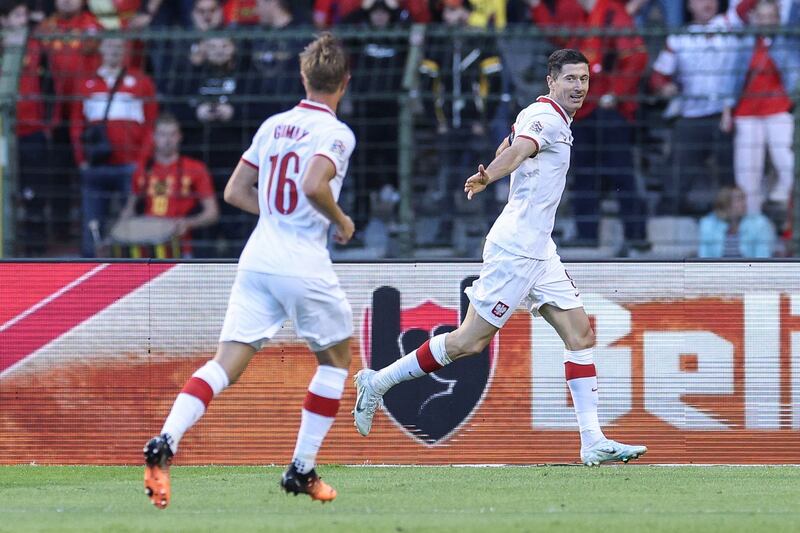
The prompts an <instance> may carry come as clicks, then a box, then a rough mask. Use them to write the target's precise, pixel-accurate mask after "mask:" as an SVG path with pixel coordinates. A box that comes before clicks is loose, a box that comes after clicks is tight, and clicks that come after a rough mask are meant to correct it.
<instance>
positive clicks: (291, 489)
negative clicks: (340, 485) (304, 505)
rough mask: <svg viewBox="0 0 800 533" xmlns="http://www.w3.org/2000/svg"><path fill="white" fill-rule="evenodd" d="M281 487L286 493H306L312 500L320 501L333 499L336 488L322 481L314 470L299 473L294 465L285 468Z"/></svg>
mask: <svg viewBox="0 0 800 533" xmlns="http://www.w3.org/2000/svg"><path fill="white" fill-rule="evenodd" d="M281 487H282V488H283V490H285V491H286V492H287V494H294V495H295V496H297V495H298V494H308V495H309V496H311V499H312V500H318V501H321V502H322V503H325V502H330V501H333V500H334V499H335V498H336V489H334V488H333V487H331V486H330V485H328V484H327V483H325V482H324V481H322V478H320V477H319V476H318V475H317V472H316V471H315V470H311V472H309V473H308V474H301V473H300V472H298V471H297V468H295V466H294V465H291V466H290V467H289V468H287V469H286V472H284V473H283V476H281Z"/></svg>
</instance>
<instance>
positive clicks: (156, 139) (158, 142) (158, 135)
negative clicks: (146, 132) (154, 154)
mask: <svg viewBox="0 0 800 533" xmlns="http://www.w3.org/2000/svg"><path fill="white" fill-rule="evenodd" d="M153 143H154V144H155V147H156V151H158V152H159V153H160V154H162V155H164V156H171V155H173V154H176V153H177V152H178V147H179V146H180V144H181V130H180V128H178V125H177V124H172V123H169V122H165V123H162V124H159V125H158V126H157V127H156V131H155V132H153Z"/></svg>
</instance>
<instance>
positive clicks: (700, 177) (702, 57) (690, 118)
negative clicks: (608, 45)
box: [650, 0, 741, 214]
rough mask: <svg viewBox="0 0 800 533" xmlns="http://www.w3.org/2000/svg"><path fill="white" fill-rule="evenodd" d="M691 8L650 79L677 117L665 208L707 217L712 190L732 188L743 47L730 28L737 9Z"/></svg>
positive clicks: (704, 0) (711, 3)
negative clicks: (739, 63)
mask: <svg viewBox="0 0 800 533" xmlns="http://www.w3.org/2000/svg"><path fill="white" fill-rule="evenodd" d="M686 7H687V9H688V12H689V13H690V14H691V18H692V20H691V22H690V23H689V25H688V26H687V27H686V28H685V29H683V30H681V33H677V34H674V35H669V36H668V37H667V40H666V43H665V46H664V49H663V50H661V52H659V54H658V57H657V58H656V60H655V62H653V71H652V74H651V78H650V85H651V88H652V89H653V90H654V92H655V93H656V94H658V95H659V96H660V97H662V98H664V99H668V100H669V101H670V103H669V106H668V107H667V110H666V111H665V116H666V117H667V118H674V119H675V122H674V126H673V127H674V131H673V135H672V156H671V158H672V162H671V165H670V167H671V168H670V169H669V170H668V171H667V172H666V173H665V176H664V194H663V195H662V198H661V205H660V209H662V210H663V211H664V212H666V213H671V214H674V213H682V214H687V213H688V214H700V213H705V212H706V211H708V209H709V208H710V207H711V203H712V202H713V195H714V193H713V192H712V191H716V190H717V189H718V188H719V187H720V186H722V185H732V184H733V139H732V137H731V131H732V128H733V120H732V115H731V111H732V108H733V105H734V104H735V100H736V97H735V94H734V92H735V91H734V86H735V79H734V73H735V72H736V71H737V68H736V62H737V60H740V59H737V58H738V56H739V55H740V53H739V50H740V49H741V43H740V42H739V37H738V36H736V35H732V34H730V33H729V30H730V29H732V28H733V27H735V26H738V25H740V22H739V16H738V14H737V10H736V8H734V7H733V6H731V7H730V8H729V9H728V10H727V11H726V12H723V13H719V0H688V1H687V3H686ZM709 159H713V160H714V164H713V165H709V164H707V163H708V161H709Z"/></svg>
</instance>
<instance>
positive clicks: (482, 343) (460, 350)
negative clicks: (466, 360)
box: [447, 331, 492, 360]
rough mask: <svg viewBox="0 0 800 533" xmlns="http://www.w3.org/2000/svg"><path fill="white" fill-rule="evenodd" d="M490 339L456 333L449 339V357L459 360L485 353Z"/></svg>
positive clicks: (450, 335)
mask: <svg viewBox="0 0 800 533" xmlns="http://www.w3.org/2000/svg"><path fill="white" fill-rule="evenodd" d="M491 340H492V339H491V337H489V338H481V337H471V336H467V335H458V334H457V333H456V332H455V331H454V332H453V333H450V334H449V335H448V338H447V355H448V357H450V359H453V360H455V359H457V358H459V357H464V356H466V355H474V354H476V353H480V352H482V351H483V349H484V348H486V346H488V344H489V341H491Z"/></svg>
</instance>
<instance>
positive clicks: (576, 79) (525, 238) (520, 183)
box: [353, 49, 647, 465]
mask: <svg viewBox="0 0 800 533" xmlns="http://www.w3.org/2000/svg"><path fill="white" fill-rule="evenodd" d="M547 72H548V76H547V85H548V87H549V88H550V93H549V94H548V95H547V96H542V97H539V98H538V99H537V100H536V102H534V103H533V104H531V105H529V106H528V107H527V108H526V109H524V110H523V111H522V112H521V113H520V114H519V115H518V116H517V120H516V122H515V123H514V126H513V127H512V131H511V134H510V135H509V136H508V138H506V139H505V140H504V141H503V143H502V144H501V145H500V146H499V147H498V149H497V152H496V156H495V159H494V160H493V161H492V162H491V164H490V165H489V166H488V167H485V168H484V166H483V165H480V166H479V167H478V172H477V173H476V174H474V175H473V176H471V177H470V178H469V179H467V181H466V183H465V185H464V192H466V193H467V198H469V199H470V200H471V199H472V198H473V197H474V195H476V194H478V193H480V192H481V191H483V190H484V189H485V188H486V187H487V186H488V185H489V184H490V183H492V182H494V181H497V180H499V179H500V178H502V177H504V176H507V175H509V174H511V190H510V192H509V198H508V204H507V205H506V206H505V208H504V209H503V212H502V213H501V214H500V216H499V217H498V218H497V221H496V222H495V223H494V226H493V227H492V229H491V231H489V235H488V236H487V237H486V245H485V247H484V251H483V268H482V269H481V273H480V277H479V278H478V279H477V280H476V281H475V283H473V285H472V286H471V287H468V288H467V289H466V291H465V292H466V294H467V296H468V297H469V300H470V305H469V309H468V310H467V315H466V317H465V319H464V321H463V322H462V324H461V325H460V326H459V327H458V329H456V330H455V331H452V332H450V333H445V334H442V335H436V336H434V337H432V338H431V339H430V340H428V341H426V342H424V343H423V344H422V346H420V347H419V348H417V349H416V350H414V351H413V352H411V353H409V354H408V355H405V356H403V357H401V358H400V359H398V360H397V361H395V362H394V363H392V364H391V365H389V366H387V367H385V368H382V369H380V370H378V371H376V370H373V369H363V370H360V371H359V372H358V373H357V374H356V376H355V386H356V405H355V408H354V409H353V416H354V418H355V426H356V428H357V429H358V431H359V433H361V434H362V435H365V436H366V435H367V434H368V433H369V431H370V429H371V428H372V420H373V417H374V415H375V411H376V410H377V409H378V408H379V407H380V406H381V404H382V398H383V395H384V394H385V393H386V392H387V391H388V390H389V389H390V388H391V387H393V386H394V385H396V384H398V383H400V382H402V381H407V380H409V379H414V378H418V377H422V376H423V375H425V374H429V373H431V372H436V371H437V370H439V369H441V368H442V367H443V366H445V365H447V364H449V363H451V362H452V361H455V360H456V359H458V358H461V357H466V356H469V355H474V354H476V353H480V352H481V351H482V350H483V349H484V348H485V347H486V346H487V345H488V344H489V343H490V342H491V340H492V338H493V337H494V335H495V334H496V333H497V332H498V331H499V330H500V328H502V327H503V325H504V324H505V323H506V321H507V320H508V319H509V317H510V316H511V314H512V313H513V312H514V310H515V309H516V308H517V307H518V306H519V304H520V303H523V302H524V304H525V306H526V307H527V308H528V309H529V310H530V311H531V312H532V313H533V314H534V315H541V316H543V317H544V318H545V320H547V322H548V323H550V324H551V325H552V326H553V327H554V328H555V330H556V331H557V332H558V334H559V336H560V337H561V339H562V340H563V341H564V344H565V346H566V348H565V351H564V361H565V363H564V367H565V373H566V378H567V384H568V385H569V389H570V392H571V393H572V400H573V403H574V405H575V414H576V416H577V419H578V425H579V427H580V434H581V461H582V462H583V463H584V464H586V465H599V464H600V463H604V462H607V461H624V462H627V461H628V460H630V459H635V458H637V457H639V456H640V455H642V454H644V453H645V452H646V451H647V448H646V447H644V446H629V445H626V444H622V443H619V442H616V441H613V440H610V439H607V438H606V437H605V435H604V434H603V432H602V430H601V429H600V423H599V421H598V417H597V404H598V393H597V377H596V372H595V367H594V360H593V347H594V332H593V331H592V328H591V325H590V324H589V318H588V316H587V315H586V312H585V311H584V309H583V303H582V302H581V299H580V294H579V292H578V290H577V288H576V285H575V282H574V281H573V280H572V278H570V277H569V274H567V272H566V270H565V269H564V266H563V265H562V264H561V259H560V258H559V256H558V254H557V253H556V246H555V243H553V240H552V238H551V236H550V235H551V233H552V231H553V224H554V221H555V215H556V208H557V207H558V203H559V201H560V199H561V194H562V193H563V192H564V186H565V183H566V176H567V170H568V169H569V161H570V152H571V148H572V133H571V131H570V124H571V122H572V117H573V116H574V114H575V112H576V111H577V110H578V109H579V108H580V107H581V105H582V104H583V101H584V99H585V98H586V94H587V92H588V89H589V62H588V61H587V59H586V57H585V56H584V55H583V54H582V53H580V52H579V51H577V50H572V49H564V50H558V51H556V52H554V53H553V54H552V55H551V56H550V58H549V60H548V65H547Z"/></svg>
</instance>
